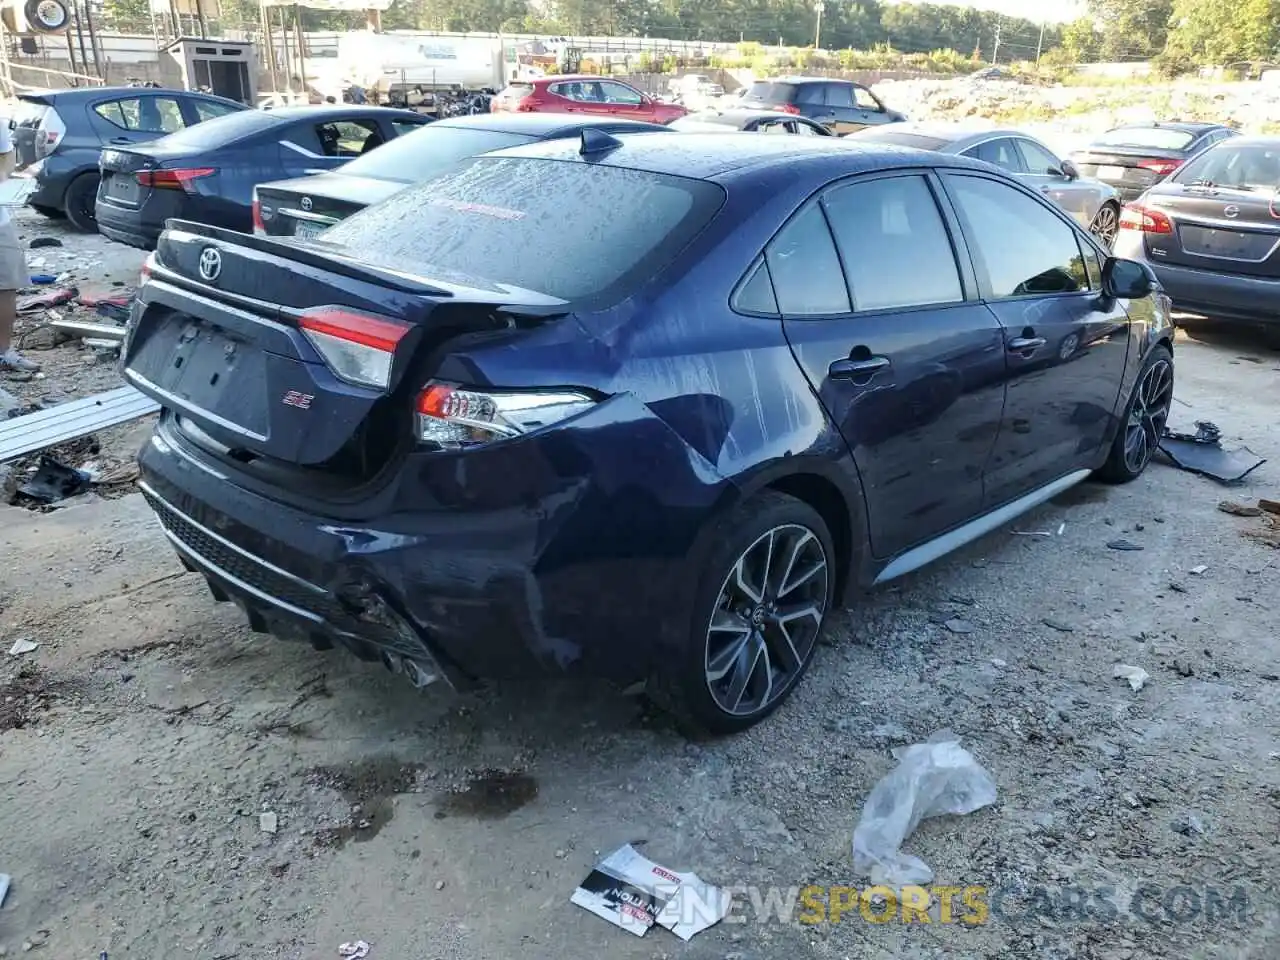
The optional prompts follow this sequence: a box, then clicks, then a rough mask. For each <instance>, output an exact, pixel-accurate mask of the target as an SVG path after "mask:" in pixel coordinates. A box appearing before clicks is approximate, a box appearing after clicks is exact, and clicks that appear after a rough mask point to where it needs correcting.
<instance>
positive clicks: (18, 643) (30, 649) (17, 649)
mask: <svg viewBox="0 0 1280 960" xmlns="http://www.w3.org/2000/svg"><path fill="white" fill-rule="evenodd" d="M38 649H40V644H38V643H36V642H35V641H34V640H28V639H27V638H26V637H20V638H18V639H17V640H15V641H13V646H12V647H10V648H9V656H11V657H17V656H20V655H21V654H24V653H35V652H36V651H37V650H38Z"/></svg>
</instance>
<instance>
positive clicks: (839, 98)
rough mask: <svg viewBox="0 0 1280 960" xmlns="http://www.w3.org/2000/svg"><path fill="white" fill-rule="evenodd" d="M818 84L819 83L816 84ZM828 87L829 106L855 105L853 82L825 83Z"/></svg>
mask: <svg viewBox="0 0 1280 960" xmlns="http://www.w3.org/2000/svg"><path fill="white" fill-rule="evenodd" d="M814 86H817V84H814ZM823 86H824V87H826V88H827V106H829V107H852V106H853V84H851V83H824V84H823Z"/></svg>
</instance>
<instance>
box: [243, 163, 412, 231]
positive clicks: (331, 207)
mask: <svg viewBox="0 0 1280 960" xmlns="http://www.w3.org/2000/svg"><path fill="white" fill-rule="evenodd" d="M404 188H405V184H403V183H399V182H395V181H391V180H378V179H375V178H372V177H353V176H346V175H344V174H341V173H332V174H320V175H318V176H314V177H299V178H297V179H296V180H278V181H276V182H275V183H269V184H263V185H262V186H260V187H258V201H259V209H260V212H261V216H262V225H263V228H264V229H265V230H266V232H267V234H268V235H270V236H273V237H275V236H284V237H298V238H299V239H302V240H310V239H314V238H315V237H316V236H317V235H318V234H319V233H320V232H321V231H323V230H324V229H326V228H327V227H330V226H332V225H333V224H335V223H337V222H338V221H339V220H345V219H346V218H347V217H349V216H351V215H352V214H353V213H356V212H358V211H360V210H363V209H364V208H365V207H367V206H371V205H372V204H375V203H378V202H380V201H382V200H385V199H386V198H387V197H389V196H391V195H392V194H393V193H396V192H397V191H399V190H403V189H404Z"/></svg>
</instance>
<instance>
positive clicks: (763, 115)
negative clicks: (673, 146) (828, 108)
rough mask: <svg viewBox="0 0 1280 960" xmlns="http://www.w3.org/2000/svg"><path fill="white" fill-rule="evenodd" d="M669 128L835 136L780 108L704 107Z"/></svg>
mask: <svg viewBox="0 0 1280 960" xmlns="http://www.w3.org/2000/svg"><path fill="white" fill-rule="evenodd" d="M671 128H672V129H673V130H680V131H683V132H685V133H724V132H725V130H726V129H728V130H741V131H743V132H745V133H790V134H798V135H800V136H802V137H804V136H808V137H830V136H834V134H833V133H832V132H831V130H830V128H828V127H824V126H823V125H822V124H820V123H818V122H817V121H816V120H810V119H809V118H808V117H798V116H795V115H794V114H790V113H782V112H781V111H779V110H742V109H729V110H705V111H703V112H701V113H691V114H689V115H688V116H687V117H681V118H680V119H679V120H674V121H672V123H671Z"/></svg>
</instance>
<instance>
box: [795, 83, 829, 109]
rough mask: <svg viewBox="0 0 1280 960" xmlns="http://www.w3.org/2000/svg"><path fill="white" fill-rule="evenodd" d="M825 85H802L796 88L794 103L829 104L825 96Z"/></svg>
mask: <svg viewBox="0 0 1280 960" xmlns="http://www.w3.org/2000/svg"><path fill="white" fill-rule="evenodd" d="M826 88H827V85H826V84H825V83H802V84H800V85H799V86H797V87H796V88H795V89H796V94H795V97H794V98H793V99H794V100H795V102H796V103H812V104H815V105H816V104H822V103H827V102H829V101H828V100H827V94H826Z"/></svg>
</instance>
